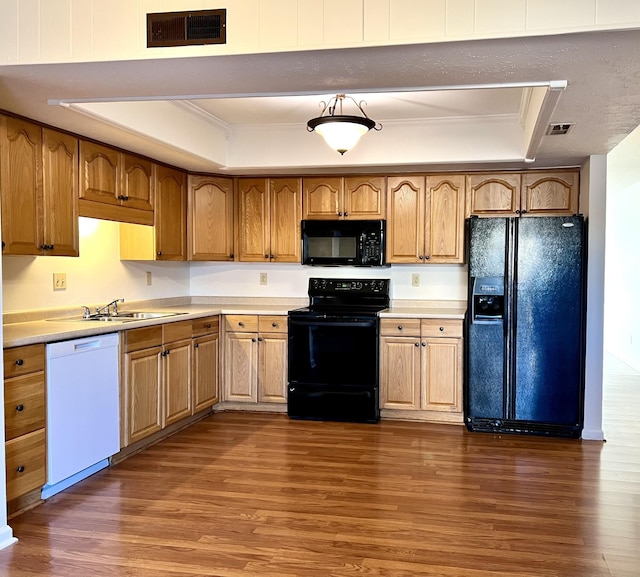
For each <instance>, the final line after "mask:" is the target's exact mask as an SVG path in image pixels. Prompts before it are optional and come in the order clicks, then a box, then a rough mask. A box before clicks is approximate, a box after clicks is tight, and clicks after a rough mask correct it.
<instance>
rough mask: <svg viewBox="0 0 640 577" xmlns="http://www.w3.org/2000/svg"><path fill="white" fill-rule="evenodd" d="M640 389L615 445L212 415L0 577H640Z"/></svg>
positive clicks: (75, 492) (64, 506)
mask: <svg viewBox="0 0 640 577" xmlns="http://www.w3.org/2000/svg"><path fill="white" fill-rule="evenodd" d="M631 373H632V372H631ZM639 388H640V378H638V375H634V374H633V373H632V374H626V373H625V371H624V367H623V369H622V370H618V371H617V373H615V372H614V373H613V374H612V376H611V378H610V380H609V381H608V383H607V386H606V387H605V393H606V396H607V401H606V406H608V407H609V408H613V410H614V411H615V413H613V412H612V411H609V412H608V413H606V414H605V419H606V420H605V431H606V432H607V437H608V441H607V442H606V443H599V442H581V441H572V440H559V439H547V438H537V437H521V436H493V435H488V434H482V433H475V434H471V433H467V432H466V431H465V430H464V429H463V428H462V427H455V426H434V425H428V424H420V423H402V422H392V421H383V422H381V423H380V424H378V425H357V424H340V423H319V422H306V421H291V420H289V419H288V418H287V417H286V416H282V415H265V414H251V413H220V414H216V415H213V416H211V417H209V418H207V419H206V420H204V421H202V422H200V423H198V424H196V425H194V426H193V427H191V428H189V429H187V430H185V431H183V432H180V433H178V434H176V435H174V436H173V437H171V438H170V439H168V440H166V441H164V442H162V443H159V444H157V445H155V446H153V447H151V448H149V449H147V450H146V451H144V452H143V453H141V454H139V455H136V456H134V457H132V458H130V459H128V460H126V461H124V462H122V463H120V464H118V465H116V466H114V467H112V468H110V469H108V470H105V471H102V472H100V473H98V474H96V475H94V476H93V477H91V478H90V479H87V480H85V481H83V482H82V483H79V484H78V485H76V486H74V487H72V488H70V489H68V490H66V491H64V492H63V493H60V494H59V495H57V496H55V497H53V498H51V499H50V500H49V501H48V502H46V503H45V504H43V505H41V506H39V507H37V508H35V509H33V510H32V511H29V512H27V513H24V514H23V515H21V516H19V517H17V518H14V519H12V521H11V526H12V527H13V529H14V533H15V535H16V536H17V537H18V538H19V542H18V543H16V544H15V545H13V546H11V547H9V548H7V549H5V550H3V551H0V575H2V576H8V577H27V576H34V575H39V576H40V575H48V576H60V577H93V576H98V577H100V576H105V577H107V576H108V577H113V576H122V577H125V576H126V577H165V576H166V577H190V576H224V577H239V576H242V577H246V576H252V575H258V576H267V577H276V576H278V577H287V576H301V577H302V576H305V577H316V576H317V577H321V576H322V577H356V576H358V577H377V576H380V577H390V576H394V577H414V576H423V575H424V576H427V575H428V576H440V577H463V576H464V577H489V576H491V577H503V576H504V577H506V576H509V577H604V576H615V577H631V576H638V575H640V435H639V434H638V433H639V432H640V425H639V417H640V415H639V414H638V404H639V403H638V400H639V399H640V392H638V389H639ZM633 395H635V396H633ZM631 399H635V400H634V401H633V402H634V403H635V405H634V404H633V403H631ZM630 412H635V417H634V418H629V419H627V420H623V421H622V423H621V421H620V419H618V415H620V414H625V415H628V414H629V413H630ZM620 423H621V424H620Z"/></svg>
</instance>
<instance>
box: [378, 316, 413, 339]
mask: <svg viewBox="0 0 640 577" xmlns="http://www.w3.org/2000/svg"><path fill="white" fill-rule="evenodd" d="M380 334H381V335H384V336H394V335H395V336H400V335H403V336H407V337H419V336H420V319H389V318H386V319H380Z"/></svg>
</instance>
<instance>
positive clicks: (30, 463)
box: [4, 429, 46, 501]
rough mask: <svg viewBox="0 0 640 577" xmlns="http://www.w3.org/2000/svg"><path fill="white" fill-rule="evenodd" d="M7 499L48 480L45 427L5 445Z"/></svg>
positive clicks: (41, 484) (23, 493)
mask: <svg viewBox="0 0 640 577" xmlns="http://www.w3.org/2000/svg"><path fill="white" fill-rule="evenodd" d="M4 450H5V463H6V471H7V501H11V499H15V498H16V497H20V496H21V495H25V494H26V493H28V492H29V491H33V490H34V489H37V488H39V487H42V486H43V485H44V483H45V481H46V440H45V429H38V430H37V431H33V432H32V433H28V434H27V435H22V436H20V437H17V438H15V439H12V440H11V441H7V442H6V443H5V445H4Z"/></svg>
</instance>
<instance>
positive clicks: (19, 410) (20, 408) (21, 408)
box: [16, 405, 24, 413]
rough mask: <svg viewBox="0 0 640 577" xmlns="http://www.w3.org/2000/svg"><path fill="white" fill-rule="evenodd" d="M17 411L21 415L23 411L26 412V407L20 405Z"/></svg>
mask: <svg viewBox="0 0 640 577" xmlns="http://www.w3.org/2000/svg"><path fill="white" fill-rule="evenodd" d="M16 411H18V412H19V413H21V412H22V411H24V405H18V406H17V407H16Z"/></svg>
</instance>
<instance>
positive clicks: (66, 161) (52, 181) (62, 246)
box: [42, 128, 80, 256]
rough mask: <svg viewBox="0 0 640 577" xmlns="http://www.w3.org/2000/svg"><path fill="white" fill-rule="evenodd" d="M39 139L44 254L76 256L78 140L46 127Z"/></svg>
mask: <svg viewBox="0 0 640 577" xmlns="http://www.w3.org/2000/svg"><path fill="white" fill-rule="evenodd" d="M42 138H43V162H42V174H43V182H44V184H43V189H44V197H43V207H44V211H43V214H44V235H43V236H44V244H45V245H47V246H48V247H53V248H47V249H46V251H45V254H47V255H51V256H79V255H80V250H79V244H78V139H77V138H75V137H73V136H70V135H68V134H63V133H62V132H58V131H56V130H50V129H49V128H43V129H42Z"/></svg>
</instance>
